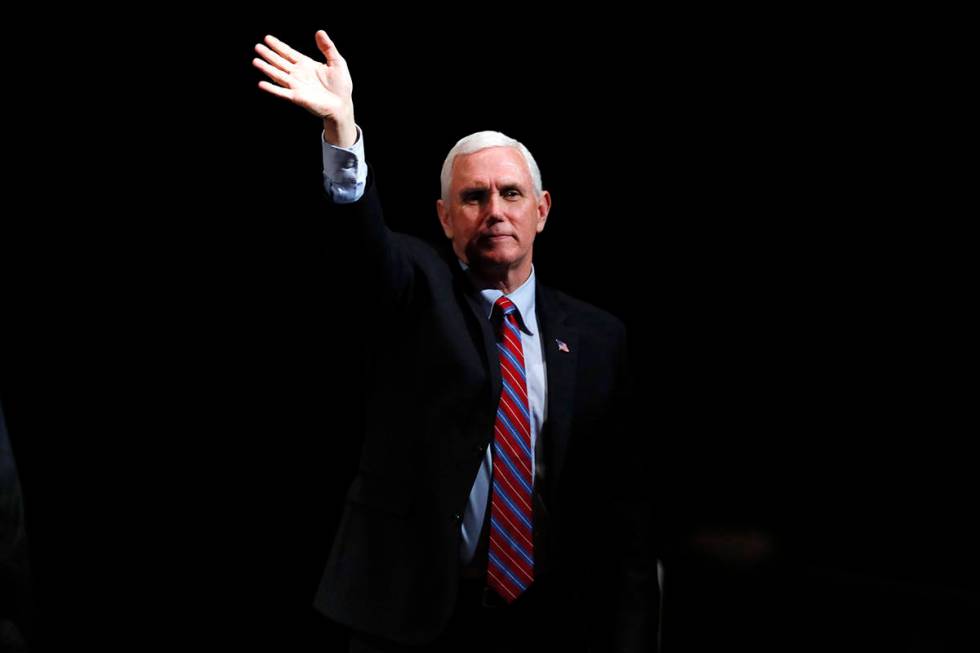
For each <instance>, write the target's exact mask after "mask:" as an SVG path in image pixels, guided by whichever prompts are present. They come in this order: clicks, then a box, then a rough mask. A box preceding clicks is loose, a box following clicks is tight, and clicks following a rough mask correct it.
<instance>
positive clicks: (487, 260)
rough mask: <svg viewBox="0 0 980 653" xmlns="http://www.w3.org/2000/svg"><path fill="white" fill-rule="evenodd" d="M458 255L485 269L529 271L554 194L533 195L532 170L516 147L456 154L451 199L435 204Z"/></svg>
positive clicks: (450, 190) (443, 227)
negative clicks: (524, 268)
mask: <svg viewBox="0 0 980 653" xmlns="http://www.w3.org/2000/svg"><path fill="white" fill-rule="evenodd" d="M436 209H437V211H438V213H439V221H440V222H441V223H442V229H443V231H444V232H445V233H446V237H447V238H450V239H452V241H453V250H454V251H455V252H456V256H458V257H459V258H460V259H462V260H463V261H464V262H466V263H467V264H468V265H471V266H474V267H477V268H480V269H487V268H490V269H498V270H499V269H502V268H507V269H521V268H523V267H525V266H526V267H527V272H528V273H530V265H531V253H532V248H533V245H534V237H535V236H536V235H537V234H538V233H539V232H541V230H543V229H544V223H545V220H547V218H548V211H549V210H550V209H551V197H550V195H549V194H548V192H547V191H544V192H542V194H541V197H540V198H536V197H535V196H534V182H533V181H532V180H531V171H530V170H528V167H527V163H526V162H525V161H524V157H523V156H521V153H520V152H519V151H518V150H517V149H516V148H513V147H491V148H487V149H485V150H480V151H479V152H473V153H472V154H464V155H461V156H457V157H456V159H455V160H454V161H453V170H452V181H451V183H450V185H449V198H448V200H447V201H445V202H444V201H443V200H441V199H440V200H439V201H438V202H437V203H436Z"/></svg>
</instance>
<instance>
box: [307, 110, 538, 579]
mask: <svg viewBox="0 0 980 653" xmlns="http://www.w3.org/2000/svg"><path fill="white" fill-rule="evenodd" d="M363 136H364V135H363V134H362V133H361V128H360V127H357V140H356V141H355V143H354V145H352V146H351V147H349V148H346V147H336V146H334V145H332V144H330V143H328V142H326V140H325V139H324V137H323V136H322V135H321V137H320V142H321V144H322V145H323V184H324V188H325V189H326V190H327V192H328V193H329V194H330V196H331V197H332V198H333V200H334V201H335V202H337V203H338V204H345V203H350V202H356V201H357V200H358V199H360V198H361V196H362V195H363V194H364V186H365V183H366V181H367V166H366V165H365V164H364V161H365V159H364V137H363ZM459 264H460V266H461V267H462V268H463V269H464V270H467V269H468V268H469V266H467V265H466V263H464V262H463V261H459ZM503 294H504V293H503V292H502V291H500V290H497V289H491V288H488V289H484V290H481V291H480V301H481V304H482V306H483V308H484V310H485V311H486V314H487V319H488V320H489V319H490V316H491V314H492V312H493V304H494V302H496V301H497V299H499V298H500V297H501V296H502V295H503ZM507 298H508V299H510V300H511V301H512V302H513V303H514V305H515V306H516V307H517V312H518V322H519V324H520V327H521V347H522V349H523V350H524V367H525V370H524V371H525V374H526V375H527V396H528V400H529V401H530V403H531V405H530V411H531V450H532V451H534V459H533V460H532V461H531V473H532V475H533V477H534V481H535V483H536V484H537V483H540V482H541V481H542V480H543V479H544V474H545V469H544V463H543V462H542V461H543V455H542V452H541V450H540V447H539V446H538V434H539V433H540V432H541V427H542V426H543V425H544V422H545V419H546V418H547V401H546V399H547V387H546V384H547V378H548V376H547V374H546V370H545V362H544V349H543V347H542V345H541V335H540V332H539V329H538V316H537V313H536V312H535V308H534V307H535V278H534V265H533V264H532V265H531V274H530V276H528V278H527V280H526V281H525V282H524V283H523V284H521V286H520V287H519V288H517V289H516V290H514V291H513V292H511V293H510V294H509V295H507ZM492 472H493V447H492V446H488V447H487V452H486V455H485V456H484V458H483V462H482V463H481V465H480V469H479V470H478V471H477V474H476V478H475V479H474V481H473V487H472V488H471V489H470V496H469V499H468V500H467V502H466V509H465V511H464V512H463V522H462V524H460V532H461V535H462V541H461V543H460V551H459V556H460V561H461V562H463V563H464V564H465V563H468V562H469V561H470V560H472V559H473V554H474V553H475V551H476V546H477V543H478V542H479V539H480V529H481V528H482V526H483V520H484V517H485V513H486V509H487V499H488V495H489V492H490V483H491V479H492Z"/></svg>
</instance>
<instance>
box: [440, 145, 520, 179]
mask: <svg viewBox="0 0 980 653" xmlns="http://www.w3.org/2000/svg"><path fill="white" fill-rule="evenodd" d="M452 181H453V185H460V184H470V183H474V182H484V183H489V182H492V181H509V182H523V183H525V184H530V183H531V171H530V170H528V167H527V162H526V161H525V160H524V157H523V156H522V155H521V153H520V152H519V151H518V150H517V148H514V147H489V148H486V149H483V150H479V151H478V152H472V153H470V154H462V155H459V156H457V157H456V158H455V159H454V160H453V176H452Z"/></svg>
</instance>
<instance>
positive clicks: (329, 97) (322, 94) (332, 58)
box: [252, 30, 357, 147]
mask: <svg viewBox="0 0 980 653" xmlns="http://www.w3.org/2000/svg"><path fill="white" fill-rule="evenodd" d="M264 41H265V42H264V43H257V44H256V45H255V51H256V52H257V53H258V54H259V56H260V57H261V58H259V57H256V58H255V59H253V60H252V64H253V65H254V66H255V67H256V68H258V69H259V70H261V71H262V72H263V73H265V74H266V76H268V77H269V79H271V80H272V81H273V82H275V84H273V83H270V82H268V81H265V80H262V81H261V82H259V88H261V89H262V90H263V91H267V92H269V93H271V94H272V95H275V96H278V97H281V98H284V99H286V100H289V101H290V102H292V103H293V104H295V105H297V106H301V107H303V108H304V109H306V110H307V111H309V112H310V113H312V114H313V115H314V116H316V117H318V118H321V119H322V120H323V131H324V138H325V139H326V141H327V142H328V143H331V144H332V145H336V146H338V147H351V146H352V145H353V144H354V141H355V140H356V139H357V129H356V127H355V126H354V101H353V99H352V97H351V96H352V92H353V90H354V83H353V81H351V76H350V70H349V69H348V68H347V61H346V60H345V59H344V58H343V57H342V56H341V54H340V52H339V51H338V50H337V46H335V45H334V43H333V41H331V40H330V37H329V36H327V33H326V32H325V31H323V30H319V31H318V32H317V33H316V45H317V48H319V50H320V52H321V53H322V54H323V57H324V62H322V63H321V62H319V61H316V60H314V59H311V58H310V57H308V56H306V55H305V54H303V53H302V52H299V51H297V50H295V49H293V48H292V47H290V46H289V45H287V44H286V43H284V42H283V41H280V40H279V39H277V38H276V37H274V36H271V35H267V36H266V37H265V39H264Z"/></svg>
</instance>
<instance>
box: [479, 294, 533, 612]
mask: <svg viewBox="0 0 980 653" xmlns="http://www.w3.org/2000/svg"><path fill="white" fill-rule="evenodd" d="M494 311H495V312H499V314H502V319H501V320H500V322H501V323H502V324H501V327H500V329H499V331H498V333H497V354H498V356H499V358H500V376H501V378H502V380H503V388H502V390H501V393H500V404H499V405H498V407H497V418H496V422H495V423H494V436H493V488H492V491H493V494H492V498H491V502H490V547H489V551H488V553H487V555H488V558H489V559H488V563H487V585H489V586H490V587H491V588H493V589H494V590H495V591H496V592H497V593H498V594H499V595H500V596H501V597H503V599H504V600H505V601H506V602H507V603H512V602H513V601H515V600H516V599H517V597H519V596H520V595H521V593H522V592H523V591H524V590H526V589H527V588H528V586H529V585H530V584H531V581H533V580H534V541H533V535H532V533H533V529H532V525H531V518H532V515H533V510H532V507H531V506H532V491H533V477H532V475H531V460H532V459H531V456H532V452H531V413H530V403H529V401H528V396H527V378H526V375H525V370H524V350H523V348H522V347H521V332H520V328H519V327H518V324H517V307H516V306H514V304H513V302H511V301H510V300H509V299H507V297H503V296H502V297H500V299H498V300H497V301H496V303H495V304H494Z"/></svg>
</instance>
